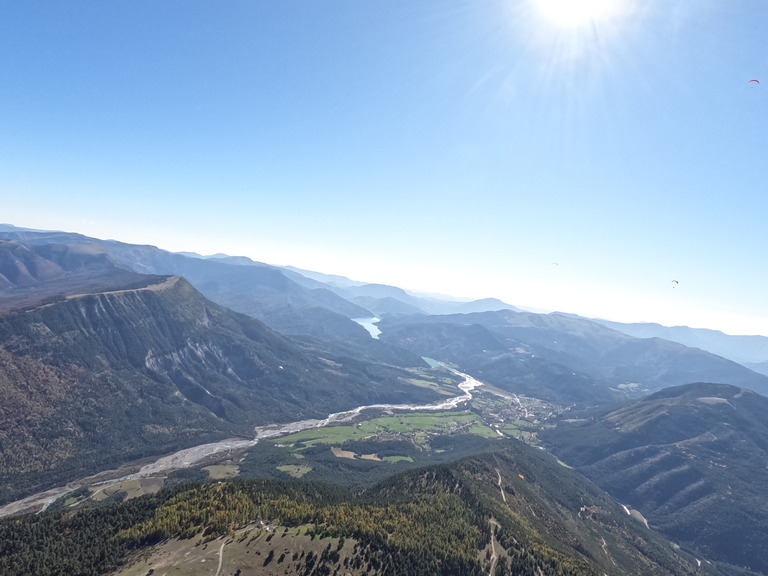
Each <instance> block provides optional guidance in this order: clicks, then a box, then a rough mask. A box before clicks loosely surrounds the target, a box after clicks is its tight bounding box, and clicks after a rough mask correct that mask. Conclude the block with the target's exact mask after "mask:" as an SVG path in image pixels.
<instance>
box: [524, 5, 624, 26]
mask: <svg viewBox="0 0 768 576" xmlns="http://www.w3.org/2000/svg"><path fill="white" fill-rule="evenodd" d="M531 2H532V3H533V5H534V7H535V9H536V11H537V12H538V13H539V14H540V15H541V16H542V17H543V18H544V19H546V20H547V21H549V22H551V23H552V24H554V25H556V26H559V27H562V28H578V27H581V26H585V25H588V24H591V23H595V22H597V21H603V20H608V19H610V18H611V17H613V16H614V15H615V13H616V11H617V10H618V7H619V6H618V5H619V3H620V0H531Z"/></svg>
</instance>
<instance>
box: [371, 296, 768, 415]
mask: <svg viewBox="0 0 768 576" xmlns="http://www.w3.org/2000/svg"><path fill="white" fill-rule="evenodd" d="M448 325H452V326H454V327H465V329H464V331H463V333H464V334H465V336H464V337H458V336H457V332H461V331H459V330H457V329H456V328H453V329H451V332H450V336H448V335H447V333H446V330H448V329H447V328H446V326H448ZM378 327H379V329H381V330H382V334H381V335H380V336H379V338H380V339H381V340H383V341H385V342H389V343H391V344H393V345H396V346H400V347H407V348H410V349H412V350H415V351H417V352H418V353H419V354H422V355H426V356H432V357H434V358H436V359H439V360H446V361H450V362H453V363H455V364H457V365H458V366H460V367H461V368H462V369H463V370H465V371H468V372H470V373H472V374H473V375H474V376H475V377H477V378H479V379H481V380H486V381H488V382H489V383H492V384H495V385H496V386H499V387H501V388H504V389H506V390H510V391H513V392H516V393H523V394H527V395H531V396H535V397H539V398H545V399H548V400H551V401H559V402H565V403H568V402H574V401H585V400H588V399H590V398H592V399H598V398H601V397H602V398H603V399H607V398H609V397H613V398H618V397H620V395H622V394H630V395H632V394H633V395H635V396H636V395H637V394H638V392H642V391H645V392H648V391H653V390H658V389H660V388H664V387H666V386H675V385H680V384H686V383H689V382H696V381H712V382H725V383H730V384H734V385H737V386H743V387H747V388H750V389H752V390H755V391H757V392H761V393H768V377H766V376H764V375H762V374H757V373H755V372H753V371H751V370H748V369H747V368H745V367H744V366H741V365H740V364H737V363H735V362H732V361H730V360H726V359H724V358H722V357H719V356H716V355H714V354H710V353H708V352H705V351H703V350H699V349H694V348H688V347H685V346H683V345H681V344H677V343H675V342H670V341H668V340H662V339H660V338H651V339H642V338H633V337H631V336H627V335H626V334H623V333H621V332H618V331H615V330H612V329H610V328H607V327H605V326H603V325H602V324H599V323H597V322H592V321H589V320H586V319H583V318H578V317H572V316H568V315H564V314H557V313H553V314H534V313H530V312H515V311H511V310H502V311H498V312H483V313H476V314H455V315H445V316H412V317H398V318H387V319H384V320H382V321H381V322H379V324H378ZM469 327H472V328H471V330H472V331H474V332H475V333H477V332H478V328H477V327H482V328H483V329H484V330H485V331H486V335H485V336H484V337H483V338H484V340H483V341H490V339H491V338H492V339H493V342H494V344H493V346H491V345H489V346H483V347H481V348H478V346H476V345H474V344H473V342H471V340H473V338H474V337H473V336H470V335H469V333H467V330H470V328H469Z"/></svg>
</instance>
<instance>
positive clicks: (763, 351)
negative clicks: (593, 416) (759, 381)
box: [595, 320, 768, 367]
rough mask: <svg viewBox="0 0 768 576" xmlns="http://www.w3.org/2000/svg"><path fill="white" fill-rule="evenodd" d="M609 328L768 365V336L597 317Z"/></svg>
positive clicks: (743, 361) (740, 361) (639, 336)
mask: <svg viewBox="0 0 768 576" xmlns="http://www.w3.org/2000/svg"><path fill="white" fill-rule="evenodd" d="M595 322H599V323H600V324H603V325H605V326H608V327H609V328H612V329H614V330H618V331H619V332H623V333H624V334H628V335H630V336H635V337H636V338H664V339H665V340H671V341H672V342H679V343H680V344H684V345H685V346H690V347H693V348H701V349H702V350H706V351H707V352H711V353H712V354H717V355H718V356H722V357H723V358H728V359H730V360H733V361H734V362H738V363H739V364H744V365H745V366H747V367H749V366H750V365H758V364H761V363H762V364H768V338H766V337H765V336H734V335H730V334H724V333H723V332H720V331H719V330H707V329H703V328H689V327H688V326H662V325H660V324H651V323H636V324H625V323H622V322H610V321H608V320H595Z"/></svg>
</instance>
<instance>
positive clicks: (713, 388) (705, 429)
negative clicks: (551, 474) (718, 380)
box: [540, 384, 768, 574]
mask: <svg viewBox="0 0 768 576" xmlns="http://www.w3.org/2000/svg"><path fill="white" fill-rule="evenodd" d="M577 416H581V418H579V417H577ZM540 436H541V438H543V439H544V440H545V441H546V442H547V443H548V445H549V446H550V448H551V450H552V451H553V452H554V453H555V454H557V456H558V457H559V458H560V459H562V460H563V461H565V462H566V463H567V464H569V465H571V466H573V467H575V468H576V469H577V470H579V471H580V472H582V473H583V474H585V475H586V476H587V477H589V478H591V479H592V480H593V481H594V482H596V483H597V484H598V485H599V486H601V487H602V488H604V489H605V490H606V491H608V492H609V493H610V494H612V495H613V496H614V497H616V498H617V499H618V500H619V501H620V502H622V503H625V504H627V505H629V506H632V507H633V508H635V509H637V510H639V511H640V512H642V514H643V515H644V516H645V517H646V518H647V520H648V522H649V523H650V525H651V526H652V527H654V528H658V529H659V530H661V531H662V532H663V533H665V534H666V535H667V536H669V537H670V538H672V539H673V540H674V541H676V542H678V543H680V544H681V545H684V546H685V547H687V548H689V549H693V550H696V553H697V554H700V555H701V556H702V557H703V558H706V559H707V560H718V561H724V562H729V563H731V564H735V565H737V566H747V567H749V568H750V569H751V570H754V571H757V572H761V573H763V574H766V573H768V558H767V557H766V556H765V554H764V552H765V543H766V542H768V468H766V465H765V463H766V462H767V461H768V399H767V398H764V397H763V396H760V395H758V394H755V393H754V392H751V391H749V390H745V389H743V388H738V387H735V386H729V385H724V384H688V385H686V386H679V387H673V388H667V389H665V390H662V391H660V392H657V393H656V394H653V395H651V396H649V397H647V398H644V399H642V400H637V401H633V402H630V403H629V404H626V405H624V406H622V407H621V408H619V409H616V410H612V411H609V412H606V413H602V414H597V415H594V416H592V415H589V414H582V415H569V416H568V419H567V420H564V421H562V422H560V423H559V424H558V425H557V427H556V428H551V429H548V430H545V431H543V432H542V433H541V435H540Z"/></svg>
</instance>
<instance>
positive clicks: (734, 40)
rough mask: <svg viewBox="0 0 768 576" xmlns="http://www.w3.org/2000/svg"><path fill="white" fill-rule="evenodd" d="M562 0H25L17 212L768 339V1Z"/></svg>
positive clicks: (16, 36) (8, 123) (11, 203)
mask: <svg viewBox="0 0 768 576" xmlns="http://www.w3.org/2000/svg"><path fill="white" fill-rule="evenodd" d="M545 4H549V5H550V6H549V7H547V6H545ZM551 4H552V0H550V2H549V3H547V2H544V1H543V0H542V1H541V2H539V3H536V2H533V1H528V0H518V1H514V0H507V1H503V2H502V1H493V0H487V1H480V2H477V1H472V2H470V1H464V0H440V1H439V2H438V1H432V0H427V1H424V2H418V3H413V2H403V1H399V0H397V1H394V2H386V3H371V2H353V1H349V0H338V1H334V2H330V1H320V2H306V1H305V2H297V1H283V2H246V1H232V2H225V3H217V4H212V3H207V2H199V1H184V2H181V1H168V2H163V3H157V2H149V1H138V2H137V1H133V2H124V1H113V2H96V1H90V2H88V1H78V2H69V3H60V2H53V1H28V2H4V3H2V4H0V77H2V79H3V80H2V83H0V126H2V129H0V193H2V211H1V212H0V221H3V222H7V223H10V224H14V225H17V226H26V227H32V228H43V229H61V230H67V231H72V232H80V233H83V234H87V235H90V236H96V237H101V238H114V239H118V240H123V241H127V242H135V243H148V244H155V245H157V246H159V247H161V248H165V249H169V250H184V251H196V252H199V253H203V254H211V253H218V252H222V253H228V254H233V255H235V254H236V255H246V256H249V257H251V258H253V259H255V260H258V261H262V262H269V263H274V264H284V265H287V264H290V265H294V266H298V267H301V268H305V269H310V270H318V271H322V272H326V273H333V274H343V275H346V276H349V277H351V278H354V279H357V280H364V281H369V282H383V283H388V284H394V285H398V286H401V287H403V288H408V289H412V290H418V291H423V292H440V293H444V294H452V295H456V296H464V297H474V298H480V297H486V296H494V297H498V298H501V299H503V300H505V301H507V302H509V303H510V304H514V305H516V306H520V307H529V308H534V309H539V310H562V311H566V312H573V313H577V314H581V315H585V316H597V317H603V318H608V319H613V320H619V321H652V322H659V323H662V324H668V325H674V324H686V325H689V326H693V327H707V328H713V329H720V330H723V331H726V332H729V333H733V334H736V333H739V334H763V335H768V310H766V306H765V294H766V293H768V275H766V274H765V273H764V272H763V271H762V261H763V258H764V257H763V249H764V247H765V246H767V245H768V227H767V226H765V224H764V220H765V214H768V198H767V197H766V194H765V191H764V190H765V186H764V183H763V181H764V173H765V169H764V166H765V150H766V149H768V148H766V144H767V143H768V142H767V141H766V140H767V139H768V130H767V128H768V126H767V124H768V114H766V111H768V94H767V93H766V91H765V90H766V89H768V74H766V61H765V50H764V47H765V30H766V29H768V8H766V6H765V3H764V2H762V1H758V0H739V1H736V2H729V3H724V2H718V1H715V0H650V1H645V2H640V1H635V0H627V1H626V2H620V3H619V2H596V1H595V0H592V1H591V2H585V3H584V5H585V6H587V7H588V8H589V10H588V11H587V12H586V13H579V12H574V13H573V14H570V13H569V14H568V15H567V18H565V19H563V18H560V17H559V16H562V14H563V10H564V9H562V8H561V9H557V8H555V9H554V12H553V11H552V8H551ZM572 4H573V3H572ZM585 14H586V16H585ZM763 76H765V77H766V81H765V86H764V85H762V84H760V83H754V82H749V81H750V80H752V79H756V80H761V79H762V78H763ZM673 281H676V282H673Z"/></svg>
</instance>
